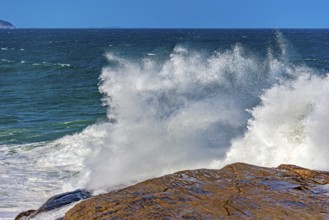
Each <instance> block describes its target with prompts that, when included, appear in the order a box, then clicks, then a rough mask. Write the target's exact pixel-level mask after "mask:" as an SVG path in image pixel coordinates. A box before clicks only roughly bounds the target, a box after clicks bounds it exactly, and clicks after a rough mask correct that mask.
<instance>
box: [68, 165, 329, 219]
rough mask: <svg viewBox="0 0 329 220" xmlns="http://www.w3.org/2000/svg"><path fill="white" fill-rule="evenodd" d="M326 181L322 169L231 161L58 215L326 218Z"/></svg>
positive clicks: (328, 209) (95, 200)
mask: <svg viewBox="0 0 329 220" xmlns="http://www.w3.org/2000/svg"><path fill="white" fill-rule="evenodd" d="M328 183H329V173H328V172H321V171H314V170H308V169H305V168H301V167H297V166H293V165H281V166H279V167H278V168H264V167H258V166H252V165H248V164H243V163H235V164H232V165H228V166H226V167H224V168H223V169H220V170H209V169H200V170H190V171H181V172H177V173H174V174H171V175H166V176H163V177H160V178H155V179H151V180H147V181H144V182H142V183H139V184H136V185H134V186H130V187H127V188H125V189H122V190H119V191H113V192H110V193H107V194H103V195H98V196H95V197H92V198H90V199H88V200H85V201H82V202H80V203H78V204H77V205H75V206H74V207H73V208H72V209H71V210H69V211H68V212H67V213H66V214H65V217H64V219H65V220H75V219H76V220H78V219H79V220H84V219H234V220H235V219H329V184H328Z"/></svg>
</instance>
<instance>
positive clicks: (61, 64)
mask: <svg viewBox="0 0 329 220" xmlns="http://www.w3.org/2000/svg"><path fill="white" fill-rule="evenodd" d="M328 51H329V30H326V29H319V30H316V29H314V30H312V29H306V30H274V29H264V30H252V29H245V30H230V29H218V30H216V29H212V30H204V29H193V30H190V29H83V30H79V29H74V30H70V29H62V30H60V29H58V30H56V29H17V30H9V31H8V30H0V165H1V169H0V177H1V179H0V182H1V185H0V195H3V197H2V198H1V197H0V208H1V210H0V218H1V217H8V219H10V218H12V217H13V216H14V214H15V213H17V212H18V211H19V210H22V207H24V208H23V209H31V208H36V207H32V205H37V204H41V203H42V202H43V200H44V199H45V198H44V197H47V196H49V195H52V194H54V193H55V192H61V190H62V189H63V188H65V187H64V186H65V185H66V184H67V183H70V184H71V187H72V188H73V189H75V188H78V187H87V188H88V187H89V188H90V189H92V190H96V191H97V190H104V189H111V187H113V186H116V185H126V184H128V183H131V182H133V181H136V180H144V179H145V178H149V177H153V176H157V175H163V174H166V173H168V172H173V171H177V170H180V169H193V168H196V166H201V167H211V168H213V167H220V166H222V165H225V164H227V163H231V162H232V161H233V162H234V161H245V162H250V161H252V162H255V163H257V164H259V165H271V166H272V165H276V164H277V163H295V164H297V165H299V162H301V163H302V164H300V165H303V162H305V164H306V165H309V166H314V167H316V168H318V167H319V168H322V167H323V166H324V165H323V164H327V162H328V161H327V158H325V157H324V156H323V155H328V153H329V152H327V150H326V149H327V147H326V146H327V141H326V140H327V137H328V136H329V135H328V134H327V133H326V131H327V130H328V129H327V127H326V124H327V123H325V122H326V121H327V120H328V116H327V113H326V112H328V111H327V110H326V109H327V108H328V107H327V106H329V105H327V104H326V103H328V102H327V98H328V97H329V95H328V94H329V93H328V88H327V86H328V80H327V78H326V76H325V75H326V74H327V73H328V72H329V53H328ZM269 134H270V135H269ZM69 135H72V136H69ZM63 137H64V138H63ZM248 138H249V139H248ZM328 141H329V140H328ZM248 144H249V145H250V146H249V145H248ZM306 146H307V147H310V149H308V148H307V147H306ZM231 149H233V151H231ZM246 149H247V150H246ZM255 152H256V153H255ZM307 152H312V153H307ZM313 154H314V155H313ZM305 155H306V156H305ZM256 156H259V157H257V158H256ZM314 157H316V158H319V157H321V158H322V157H324V158H322V160H320V159H317V160H314ZM214 164H215V165H216V164H217V165H216V166H215V165H214ZM324 167H325V166H324ZM198 168H199V167H198ZM325 168H326V167H325ZM80 174H81V175H80ZM87 174H88V175H87ZM73 180H74V181H73ZM77 182H78V183H77ZM26 189H28V190H26ZM65 189H67V188H65ZM70 189H71V188H70ZM45 192H46V193H45ZM22 198H23V199H22Z"/></svg>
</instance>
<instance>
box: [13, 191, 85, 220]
mask: <svg viewBox="0 0 329 220" xmlns="http://www.w3.org/2000/svg"><path fill="white" fill-rule="evenodd" d="M89 197H91V193H90V192H88V191H85V190H80V189H78V190H75V191H72V192H66V193H62V194H59V195H56V196H53V197H51V198H50V199H48V200H47V201H46V202H45V203H44V204H43V205H42V206H41V207H40V208H39V209H38V210H29V211H25V212H22V213H20V214H19V215H18V216H17V217H16V218H15V220H20V219H24V218H23V217H30V218H33V217H35V216H36V215H38V214H39V213H41V212H47V211H50V210H53V209H57V208H60V207H62V206H65V205H68V204H71V203H73V202H77V201H80V200H83V199H87V198H89Z"/></svg>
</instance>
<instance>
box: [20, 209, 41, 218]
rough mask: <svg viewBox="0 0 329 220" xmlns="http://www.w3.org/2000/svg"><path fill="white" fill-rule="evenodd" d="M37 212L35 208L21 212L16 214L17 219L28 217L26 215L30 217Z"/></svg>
mask: <svg viewBox="0 0 329 220" xmlns="http://www.w3.org/2000/svg"><path fill="white" fill-rule="evenodd" d="M35 212H36V210H34V209H31V210H28V211H24V212H21V213H19V214H18V215H17V216H16V218H15V220H20V219H26V217H29V216H30V215H31V214H33V213H35Z"/></svg>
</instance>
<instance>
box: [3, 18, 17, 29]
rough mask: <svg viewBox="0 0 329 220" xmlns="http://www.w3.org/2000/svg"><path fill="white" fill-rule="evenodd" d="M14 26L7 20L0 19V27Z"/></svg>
mask: <svg viewBox="0 0 329 220" xmlns="http://www.w3.org/2000/svg"><path fill="white" fill-rule="evenodd" d="M15 28H16V27H15V26H14V25H12V24H11V23H10V22H8V21H3V20H0V29H15Z"/></svg>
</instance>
